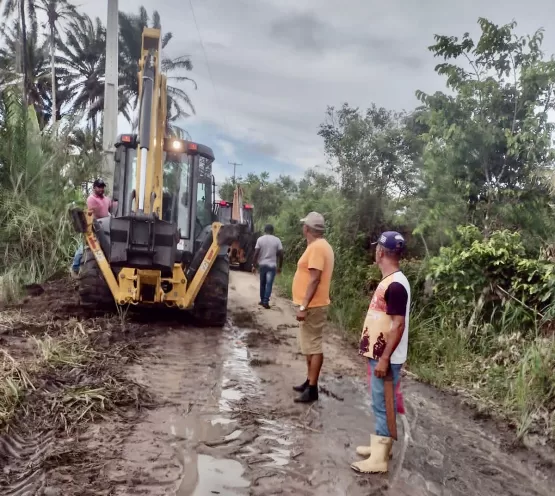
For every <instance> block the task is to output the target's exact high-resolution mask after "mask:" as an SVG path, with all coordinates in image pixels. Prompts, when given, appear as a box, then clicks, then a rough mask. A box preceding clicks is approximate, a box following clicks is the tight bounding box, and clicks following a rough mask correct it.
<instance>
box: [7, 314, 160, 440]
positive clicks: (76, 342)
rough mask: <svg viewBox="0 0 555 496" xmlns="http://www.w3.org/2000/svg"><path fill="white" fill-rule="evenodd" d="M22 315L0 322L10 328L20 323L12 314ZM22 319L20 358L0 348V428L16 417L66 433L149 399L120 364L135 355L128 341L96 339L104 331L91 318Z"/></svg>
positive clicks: (126, 412)
mask: <svg viewBox="0 0 555 496" xmlns="http://www.w3.org/2000/svg"><path fill="white" fill-rule="evenodd" d="M18 315H19V316H20V317H18ZM24 315H25V314H24V313H21V314H19V313H17V312H12V313H10V312H6V315H2V317H1V318H0V323H1V324H2V325H4V326H8V325H9V326H10V329H12V333H13V329H21V328H22V327H23V326H19V325H18V320H17V319H18V318H21V319H22V320H25V317H24ZM28 323H29V324H32V330H33V332H32V333H31V334H29V333H26V338H25V339H26V341H25V353H26V354H28V355H29V356H28V357H26V359H25V360H20V361H17V360H16V359H15V358H13V357H12V356H11V355H10V354H8V352H7V351H6V350H0V351H1V353H2V354H1V355H0V356H1V358H2V362H1V365H2V368H1V369H0V374H1V375H0V382H1V385H0V428H5V427H7V426H8V425H9V424H10V422H11V421H13V420H15V419H18V420H20V421H24V422H25V424H26V425H30V426H33V427H34V428H36V429H39V430H40V429H63V430H65V431H68V432H70V431H72V430H74V429H75V428H76V427H78V426H79V425H81V424H82V423H83V422H90V421H96V420H99V419H102V418H105V417H106V416H107V415H109V414H112V415H118V416H120V417H122V418H125V417H126V416H128V415H129V414H132V413H133V412H134V411H137V410H138V409H140V408H141V407H144V406H148V405H149V404H151V403H152V399H151V398H150V396H149V395H148V393H147V392H146V391H145V390H144V388H143V387H141V386H140V385H138V384H136V383H134V382H133V381H131V380H130V379H129V378H128V377H126V376H125V374H124V371H123V365H124V364H125V363H128V362H129V361H132V360H134V359H136V358H137V350H136V347H135V346H133V345H132V344H128V343H125V342H123V343H116V344H109V343H108V342H107V341H106V340H102V339H99V335H102V334H103V333H105V330H101V328H100V326H98V325H95V322H94V321H88V322H86V323H83V322H77V321H71V320H70V321H66V322H63V323H60V322H55V321H53V320H52V319H49V318H48V317H46V320H45V321H44V322H36V320H35V321H34V322H28ZM37 330H40V332H36V331H37ZM50 331H52V333H51V332H50ZM16 337H18V336H12V338H13V339H14V340H15V339H16ZM18 339H19V341H18V342H17V343H19V345H20V354H23V351H21V350H22V349H23V348H22V347H21V340H22V338H21V337H20V336H19V337H18ZM14 343H15V341H14Z"/></svg>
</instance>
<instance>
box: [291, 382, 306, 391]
mask: <svg viewBox="0 0 555 496" xmlns="http://www.w3.org/2000/svg"><path fill="white" fill-rule="evenodd" d="M307 387H308V379H307V380H306V381H304V382H303V383H302V384H301V385H300V386H293V391H297V393H304V390H305V389H306V388H307Z"/></svg>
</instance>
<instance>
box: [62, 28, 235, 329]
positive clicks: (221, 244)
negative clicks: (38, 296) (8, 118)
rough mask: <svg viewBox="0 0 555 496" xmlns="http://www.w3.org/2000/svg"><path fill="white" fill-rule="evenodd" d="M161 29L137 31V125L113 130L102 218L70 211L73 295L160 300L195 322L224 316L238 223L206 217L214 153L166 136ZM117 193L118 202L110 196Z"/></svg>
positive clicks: (106, 301) (121, 301)
mask: <svg viewBox="0 0 555 496" xmlns="http://www.w3.org/2000/svg"><path fill="white" fill-rule="evenodd" d="M160 53H161V52H160V30H158V29H150V28H145V30H144V31H143V49H142V55H143V56H142V59H141V61H140V64H139V67H140V72H139V91H140V95H141V100H140V123H139V134H138V135H133V134H127V135H122V136H120V137H119V138H118V142H117V144H116V154H115V168H114V169H115V172H114V191H113V198H112V199H113V201H114V203H113V204H114V206H115V211H113V212H112V215H111V216H110V217H107V218H104V219H94V218H93V214H92V211H85V212H83V211H81V210H76V209H73V210H72V212H71V213H72V217H73V222H74V226H75V228H76V229H77V230H78V231H79V232H82V233H84V234H85V237H86V240H87V245H88V246H87V248H86V250H85V253H84V257H83V262H82V266H81V270H80V274H79V295H80V300H81V304H82V305H83V306H85V307H88V308H91V309H99V308H102V307H106V306H108V305H110V304H112V305H113V303H114V302H115V303H116V304H117V305H126V304H133V305H159V306H167V307H175V308H178V309H181V310H192V311H193V313H194V316H195V317H196V319H197V321H198V322H199V323H200V324H205V325H213V326H222V325H224V324H225V321H226V315H227V294H228V280H229V259H228V255H227V251H228V247H229V245H230V244H231V243H232V242H233V240H234V239H235V238H236V237H237V228H234V226H231V225H227V226H224V225H222V224H221V223H219V222H214V220H215V216H214V213H213V209H212V205H213V198H214V196H215V182H214V178H213V176H212V162H213V161H214V154H213V152H212V150H211V149H210V148H208V147H207V146H204V145H201V144H197V143H193V142H190V141H185V140H180V139H175V138H171V137H167V136H166V124H167V122H166V120H167V115H166V113H167V110H166V109H167V93H166V77H165V76H164V75H163V74H161V72H160V59H159V54H160ZM116 202H117V203H116Z"/></svg>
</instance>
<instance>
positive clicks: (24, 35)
mask: <svg viewBox="0 0 555 496" xmlns="http://www.w3.org/2000/svg"><path fill="white" fill-rule="evenodd" d="M19 13H20V17H21V38H22V45H23V46H22V52H23V53H22V61H23V102H24V103H25V104H26V105H27V104H28V103H29V101H28V90H29V87H28V77H27V76H28V75H27V65H28V61H27V59H28V55H29V53H28V52H27V23H26V20H25V0H19Z"/></svg>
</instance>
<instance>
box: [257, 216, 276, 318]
mask: <svg viewBox="0 0 555 496" xmlns="http://www.w3.org/2000/svg"><path fill="white" fill-rule="evenodd" d="M282 266H283V246H282V245H281V240H280V239H279V238H278V237H276V236H274V226H272V225H271V224H268V225H267V226H266V227H265V228H264V235H263V236H260V238H258V240H257V241H256V247H255V249H254V264H253V267H255V268H256V267H258V272H259V273H260V302H259V303H258V304H259V305H262V306H263V307H264V308H266V309H268V308H270V296H271V294H272V287H273V285H274V279H275V277H276V273H278V274H279V273H280V272H281V268H282Z"/></svg>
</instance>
